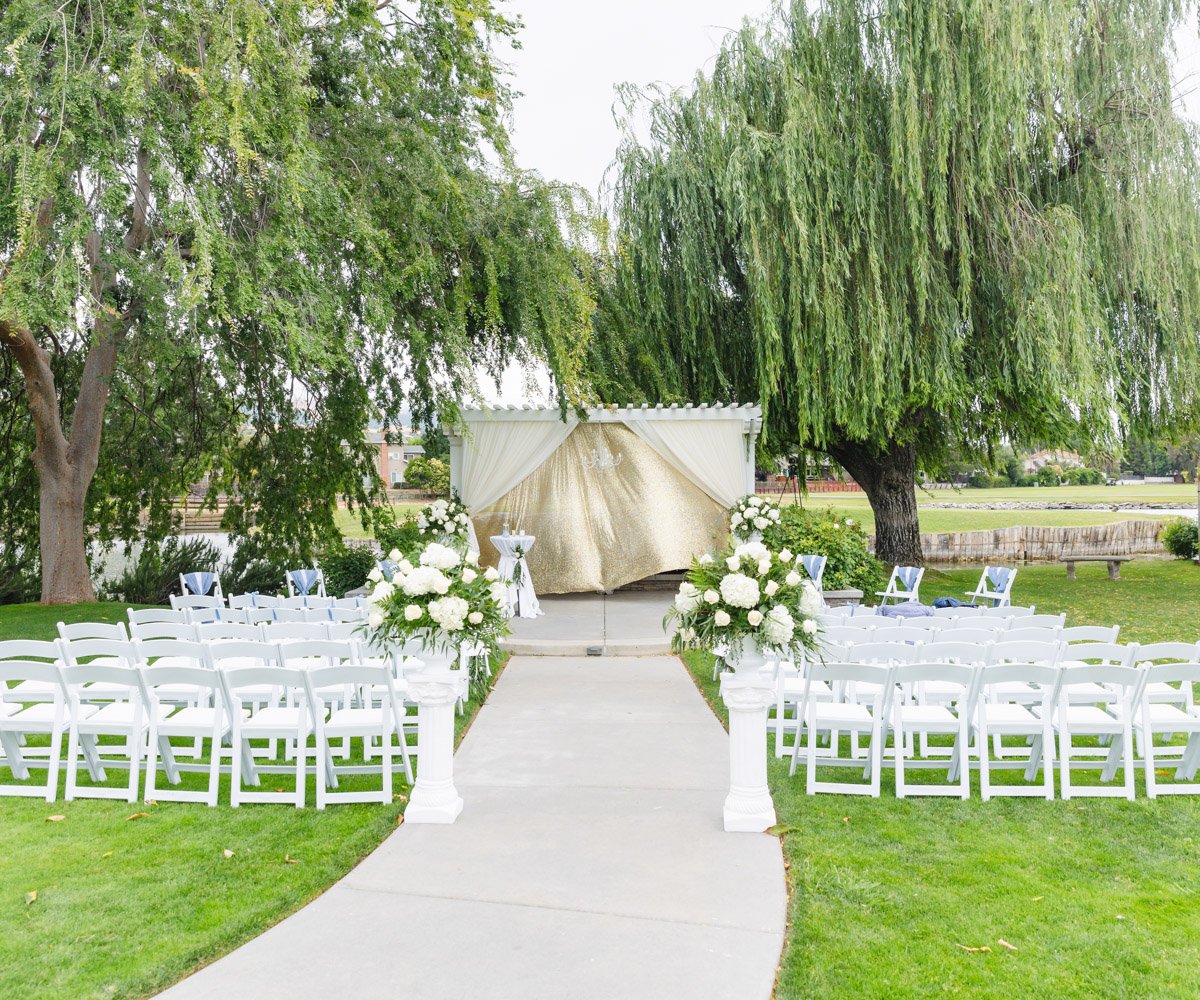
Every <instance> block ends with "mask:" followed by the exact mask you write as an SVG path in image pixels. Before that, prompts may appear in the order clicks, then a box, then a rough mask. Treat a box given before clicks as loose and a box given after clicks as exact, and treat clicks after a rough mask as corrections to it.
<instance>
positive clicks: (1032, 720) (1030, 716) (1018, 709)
mask: <svg viewBox="0 0 1200 1000" xmlns="http://www.w3.org/2000/svg"><path fill="white" fill-rule="evenodd" d="M997 686H998V685H997ZM986 713H987V714H986V718H987V724H988V728H989V729H993V728H997V727H1002V726H1022V725H1023V726H1029V727H1032V728H1034V729H1037V728H1040V727H1041V724H1042V723H1041V720H1040V719H1039V718H1038V716H1037V714H1035V713H1034V712H1032V711H1030V709H1028V708H1026V707H1025V706H1024V705H1015V704H1013V703H1011V702H1001V703H1000V704H998V705H988V706H987V708H986Z"/></svg>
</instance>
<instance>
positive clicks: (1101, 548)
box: [921, 520, 1165, 563]
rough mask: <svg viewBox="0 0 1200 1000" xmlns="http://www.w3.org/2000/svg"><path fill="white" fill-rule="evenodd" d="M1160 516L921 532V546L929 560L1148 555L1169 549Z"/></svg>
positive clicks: (960, 560)
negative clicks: (1068, 524)
mask: <svg viewBox="0 0 1200 1000" xmlns="http://www.w3.org/2000/svg"><path fill="white" fill-rule="evenodd" d="M1162 528H1163V525H1162V522H1161V521H1157V520H1142V521H1116V522H1114V523H1112V524H1092V525H1080V526H1072V527H1045V526H1043V527H1035V526H1032V527H1014V528H994V529H992V530H989V531H953V532H946V533H939V534H933V533H929V534H922V535H921V549H922V551H923V552H924V553H925V559H926V561H927V562H931V563H943V562H946V563H954V562H967V563H982V562H988V561H1003V562H1027V561H1028V562H1037V561H1042V562H1048V561H1053V560H1056V559H1058V557H1059V556H1060V555H1062V554H1063V553H1067V552H1071V553H1076V554H1078V555H1148V554H1159V553H1162V552H1164V551H1165V550H1164V549H1163V547H1162V543H1161V542H1159V540H1158V536H1159V533H1160V532H1161V531H1162Z"/></svg>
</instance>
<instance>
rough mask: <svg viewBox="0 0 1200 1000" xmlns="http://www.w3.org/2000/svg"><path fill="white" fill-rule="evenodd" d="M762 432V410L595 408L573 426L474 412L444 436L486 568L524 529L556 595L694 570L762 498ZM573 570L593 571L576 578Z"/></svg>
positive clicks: (554, 413)
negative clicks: (735, 509)
mask: <svg viewBox="0 0 1200 1000" xmlns="http://www.w3.org/2000/svg"><path fill="white" fill-rule="evenodd" d="M761 428H762V410H761V409H760V408H759V407H758V406H754V405H741V404H724V403H713V404H707V405H693V404H686V405H670V406H663V405H661V404H660V405H657V406H651V405H650V404H642V405H640V406H616V405H613V406H596V407H591V408H589V409H587V410H586V412H585V413H583V414H582V415H581V414H578V413H576V412H575V411H569V412H568V413H567V415H566V417H565V419H564V416H563V414H562V413H561V412H560V411H559V410H558V409H556V408H550V407H540V406H487V407H465V408H463V409H462V410H461V411H460V414H459V420H458V422H457V423H456V424H455V425H454V426H450V427H446V428H445V430H446V433H447V435H448V437H449V439H450V482H451V485H452V486H453V488H454V489H455V491H456V492H457V493H458V495H459V496H460V497H461V498H462V500H463V502H464V503H465V504H466V505H467V506H468V507H470V508H471V510H472V513H473V515H474V516H475V518H476V530H477V533H478V534H479V536H480V541H481V545H482V549H483V552H484V555H485V557H486V556H487V555H488V551H487V550H488V549H489V547H490V546H489V545H487V544H486V543H485V542H484V539H485V538H486V536H487V535H488V534H489V533H492V534H494V533H495V530H496V529H497V527H498V524H499V522H500V520H501V519H509V518H511V519H515V520H519V521H521V524H522V526H524V527H527V528H530V529H531V530H533V531H534V532H535V533H536V534H538V536H539V541H538V543H537V554H531V557H530V565H531V568H532V569H533V570H534V573H535V577H536V576H537V575H538V571H539V570H540V571H541V577H542V582H543V584H544V585H546V589H547V591H548V592H551V593H554V592H563V591H566V592H569V591H571V590H590V589H611V587H612V586H620V585H621V583H628V582H632V581H633V580H636V579H641V578H642V577H644V576H648V575H652V574H653V573H655V572H662V571H664V570H668V569H678V568H681V567H682V566H683V565H686V563H687V561H688V560H689V559H690V556H691V555H692V554H693V553H694V552H696V551H697V550H698V548H699V547H701V546H704V547H707V546H709V545H711V543H712V540H713V538H714V537H715V536H716V534H718V533H719V534H721V535H723V534H724V532H725V525H724V521H723V512H724V510H725V509H726V508H728V507H730V506H731V505H732V504H733V503H734V502H736V501H737V499H738V498H739V497H741V496H744V495H745V494H747V493H752V492H753V491H754V451H755V443H756V441H757V439H758V434H759V431H760V430H761ZM650 515H652V516H650ZM718 520H720V521H721V524H720V525H719V528H718V525H717V523H716V522H717V521H718ZM512 526H513V527H514V528H516V527H517V525H516V524H513V525H512ZM622 560H624V561H625V563H626V564H627V566H623V565H622V563H621V561H622ZM572 561H574V563H575V564H577V565H578V566H587V567H590V569H589V570H588V572H587V573H584V572H583V571H582V570H580V572H579V573H574V574H573V572H572V570H571V566H570V565H569V564H570V563H571V562H572ZM631 574H635V575H631ZM618 580H619V581H620V582H616V581H618ZM556 583H557V584H561V588H559V587H556ZM539 589H541V587H539Z"/></svg>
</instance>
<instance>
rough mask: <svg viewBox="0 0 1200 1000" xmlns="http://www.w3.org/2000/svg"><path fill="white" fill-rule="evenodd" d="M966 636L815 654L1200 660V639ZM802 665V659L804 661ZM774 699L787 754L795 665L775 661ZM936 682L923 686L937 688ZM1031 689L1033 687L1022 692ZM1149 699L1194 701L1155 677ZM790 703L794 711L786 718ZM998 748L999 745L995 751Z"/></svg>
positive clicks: (875, 658) (1073, 661)
mask: <svg viewBox="0 0 1200 1000" xmlns="http://www.w3.org/2000/svg"><path fill="white" fill-rule="evenodd" d="M978 638H979V637H974V638H973V639H972V640H970V641H964V640H963V639H961V638H957V637H956V638H954V639H949V638H939V639H933V640H931V641H928V642H923V643H922V642H911V641H903V640H899V641H882V642H860V643H847V644H837V643H832V642H829V641H826V643H825V646H824V648H823V650H822V651H821V652H820V654H819V655H817V656H816V657H814V658H813V659H814V660H816V661H818V662H819V661H820V660H821V659H824V660H828V661H841V662H845V661H849V660H854V661H858V662H864V663H876V664H879V663H883V664H899V663H915V662H949V663H960V664H966V665H971V666H983V665H997V664H1002V663H1016V662H1025V663H1039V664H1044V665H1048V666H1063V665H1068V666H1079V665H1084V664H1097V665H1111V666H1125V667H1142V666H1146V665H1149V664H1153V663H1159V662H1162V661H1167V660H1170V661H1181V662H1187V661H1192V660H1197V661H1200V643H1182V642H1157V643H1145V644H1138V643H1130V644H1128V645H1120V644H1118V643H1115V642H1087V641H1085V642H1064V641H1062V640H1061V639H1039V638H1028V637H1022V638H1016V639H1011V638H1008V636H1007V635H1002V636H998V637H997V638H996V641H976V640H978ZM802 666H803V665H802ZM775 684H776V704H775V719H774V731H775V753H776V756H779V757H782V756H785V755H786V753H787V752H788V750H789V749H790V747H789V744H788V743H787V741H786V740H787V735H788V733H789V732H794V731H795V730H796V728H797V722H796V719H797V717H798V714H799V709H798V705H799V702H800V699H801V698H802V696H803V691H804V678H803V677H802V676H800V675H799V673H798V672H797V670H796V669H795V667H794V666H791V665H789V664H784V663H781V664H778V667H777V673H776V682H775ZM935 689H936V686H935V687H934V688H930V689H927V691H932V690H935ZM1024 693H1025V694H1026V695H1031V694H1032V692H1029V691H1026V692H1024ZM1075 693H1076V695H1077V697H1083V698H1090V699H1091V700H1092V701H1093V702H1104V701H1105V700H1106V699H1108V698H1109V697H1110V695H1111V694H1112V692H1110V691H1109V690H1108V689H1106V688H1105V687H1104V686H1103V684H1101V683H1099V682H1097V683H1094V684H1092V685H1091V686H1090V687H1088V688H1077V689H1076V692H1075ZM1148 694H1149V696H1150V699H1151V701H1153V702H1155V703H1156V704H1165V705H1172V706H1175V707H1177V708H1178V709H1180V710H1181V711H1184V712H1190V711H1192V710H1193V708H1194V707H1195V698H1194V692H1193V690H1192V688H1191V686H1190V685H1181V686H1179V687H1172V686H1168V685H1164V684H1161V683H1158V682H1155V683H1154V684H1152V685H1151V686H1150V687H1149V688H1148ZM789 707H790V708H792V709H793V715H792V717H791V718H790V719H789V715H788V710H789ZM999 750H1000V748H999V746H997V751H998V752H999Z"/></svg>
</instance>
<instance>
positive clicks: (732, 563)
mask: <svg viewBox="0 0 1200 1000" xmlns="http://www.w3.org/2000/svg"><path fill="white" fill-rule="evenodd" d="M741 564H742V561H741V560H740V559H739V558H738V557H737V556H730V557H729V558H728V559H726V560H725V565H726V566H728V567H729V568H730V569H737V568H738V566H740V565H741Z"/></svg>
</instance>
